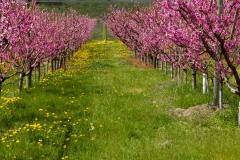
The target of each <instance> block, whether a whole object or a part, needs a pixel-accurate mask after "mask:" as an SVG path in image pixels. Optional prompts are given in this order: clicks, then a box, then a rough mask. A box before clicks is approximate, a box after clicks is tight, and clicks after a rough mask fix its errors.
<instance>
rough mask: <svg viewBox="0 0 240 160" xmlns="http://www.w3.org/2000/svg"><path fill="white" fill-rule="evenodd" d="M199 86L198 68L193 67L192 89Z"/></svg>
mask: <svg viewBox="0 0 240 160" xmlns="http://www.w3.org/2000/svg"><path fill="white" fill-rule="evenodd" d="M196 88H197V72H196V69H195V68H193V69H192V89H193V90H195V89H196Z"/></svg>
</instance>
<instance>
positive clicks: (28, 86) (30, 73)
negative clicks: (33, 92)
mask: <svg viewBox="0 0 240 160" xmlns="http://www.w3.org/2000/svg"><path fill="white" fill-rule="evenodd" d="M26 86H27V88H31V87H32V70H30V71H29V73H28V74H27V78H26Z"/></svg>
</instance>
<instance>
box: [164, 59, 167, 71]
mask: <svg viewBox="0 0 240 160" xmlns="http://www.w3.org/2000/svg"><path fill="white" fill-rule="evenodd" d="M164 64H165V65H164V67H165V68H164V71H165V74H167V62H164Z"/></svg>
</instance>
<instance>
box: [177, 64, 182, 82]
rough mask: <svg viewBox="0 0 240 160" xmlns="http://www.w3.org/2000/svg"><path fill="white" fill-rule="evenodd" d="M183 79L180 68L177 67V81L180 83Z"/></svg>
mask: <svg viewBox="0 0 240 160" xmlns="http://www.w3.org/2000/svg"><path fill="white" fill-rule="evenodd" d="M180 79H181V69H180V66H178V67H177V80H178V81H180Z"/></svg>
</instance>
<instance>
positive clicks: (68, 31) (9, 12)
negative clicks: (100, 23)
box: [0, 0, 96, 85]
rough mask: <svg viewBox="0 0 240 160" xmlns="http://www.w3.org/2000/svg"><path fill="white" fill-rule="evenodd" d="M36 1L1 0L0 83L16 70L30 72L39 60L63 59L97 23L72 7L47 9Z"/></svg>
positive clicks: (25, 73) (87, 35)
mask: <svg viewBox="0 0 240 160" xmlns="http://www.w3.org/2000/svg"><path fill="white" fill-rule="evenodd" d="M35 3H36V2H35V1H33V2H31V4H30V6H29V7H28V5H27V3H26V1H19V0H17V1H16V0H5V1H1V2H0V8H1V10H0V15H1V17H0V20H1V26H0V60H1V67H0V85H1V84H2V83H3V82H4V81H5V80H6V79H8V78H10V77H12V76H13V75H15V74H17V73H21V74H22V75H23V76H25V75H27V74H30V73H31V72H32V70H33V69H34V68H35V67H37V66H38V65H39V64H41V63H45V62H48V61H50V60H58V61H61V62H62V63H63V62H64V61H65V59H66V57H69V56H71V55H72V54H73V53H74V52H75V51H76V50H78V48H79V47H80V46H81V45H82V44H84V43H85V42H86V41H87V40H88V39H89V37H90V35H91V33H92V30H93V28H94V26H95V24H96V20H95V19H91V18H89V17H88V16H83V15H78V14H77V12H76V11H74V10H70V11H69V12H68V13H58V12H56V11H54V10H53V11H51V12H48V11H46V10H41V9H40V7H39V6H37V5H36V4H35ZM62 65H63V64H62Z"/></svg>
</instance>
